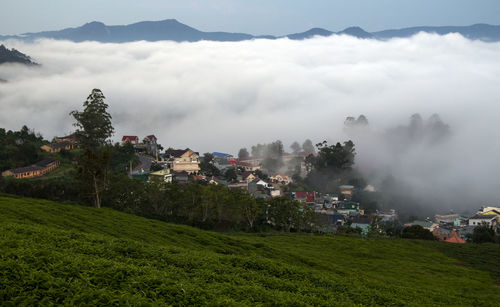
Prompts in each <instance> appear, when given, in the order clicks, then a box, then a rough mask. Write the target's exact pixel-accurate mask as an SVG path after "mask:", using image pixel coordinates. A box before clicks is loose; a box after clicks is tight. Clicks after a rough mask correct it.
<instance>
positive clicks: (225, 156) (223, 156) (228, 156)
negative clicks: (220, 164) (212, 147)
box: [212, 151, 234, 161]
mask: <svg viewBox="0 0 500 307" xmlns="http://www.w3.org/2000/svg"><path fill="white" fill-rule="evenodd" d="M212 156H213V157H214V160H226V161H230V160H233V158H234V157H233V155H231V154H227V153H223V152H216V151H215V152H212Z"/></svg>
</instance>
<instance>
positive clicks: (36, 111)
mask: <svg viewBox="0 0 500 307" xmlns="http://www.w3.org/2000/svg"><path fill="white" fill-rule="evenodd" d="M5 43H6V45H7V46H8V47H10V48H12V47H14V48H16V49H18V50H20V51H22V52H24V53H26V54H28V55H30V56H32V57H33V58H34V59H35V60H36V61H37V62H39V63H41V64H42V66H40V67H34V68H26V67H21V66H17V65H2V66H1V67H0V78H1V79H7V80H8V81H9V82H8V83H3V84H2V83H0V103H1V107H0V108H1V112H0V122H1V124H0V126H2V127H5V128H8V129H19V128H20V127H21V126H22V125H23V124H27V125H28V126H29V127H33V128H35V129H36V130H37V131H40V132H42V134H43V135H44V136H45V137H46V138H51V137H52V136H55V135H62V134H65V133H68V132H70V131H71V130H72V129H73V128H72V126H71V124H72V122H73V120H72V118H70V116H69V115H68V113H69V112H70V111H71V110H74V109H80V108H81V106H82V102H83V101H84V100H85V99H86V97H87V95H88V94H89V93H90V91H91V90H92V89H93V88H100V89H101V90H102V91H103V93H104V95H105V96H106V97H107V99H106V101H107V103H108V104H109V105H110V113H111V114H112V116H113V123H114V126H115V130H116V136H115V140H119V139H120V137H121V135H124V134H126V135H130V134H132V135H139V136H140V137H143V136H145V135H148V134H151V133H154V134H156V135H157V136H158V137H159V139H160V142H161V143H162V145H163V146H164V147H169V146H172V147H180V148H182V147H188V146H189V147H191V148H193V149H195V150H199V151H201V152H205V151H228V152H232V153H237V150H238V149H239V148H240V147H245V146H246V147H248V146H250V145H252V144H255V143H258V142H261V143H262V142H270V141H273V140H276V139H281V140H282V141H284V142H285V144H286V146H288V145H289V144H290V143H291V142H292V141H294V140H298V141H299V142H302V141H303V140H304V139H306V138H311V139H312V140H313V141H314V142H315V141H321V140H323V139H327V140H329V141H330V142H336V141H338V140H342V138H343V137H344V136H343V135H342V124H343V121H344V119H345V117H346V116H349V115H355V116H357V115H359V114H365V115H366V116H367V117H368V119H369V120H370V123H371V127H372V129H373V130H375V131H378V132H380V131H383V130H385V129H386V128H387V127H391V126H394V125H396V124H400V123H406V122H407V119H408V118H409V116H410V115H411V114H413V113H416V112H419V113H421V114H422V115H423V116H424V117H428V116H429V115H431V114H432V113H439V114H440V115H441V117H442V118H443V119H444V120H445V122H447V123H449V124H450V126H451V128H452V131H453V133H454V134H453V139H452V141H450V142H451V144H447V145H446V147H444V146H443V147H442V150H444V151H443V152H445V153H447V154H449V155H451V156H450V160H448V159H445V161H441V160H439V159H441V158H440V157H441V156H440V155H439V154H436V155H433V154H429V157H428V159H430V160H432V163H431V164H429V165H434V164H435V163H437V164H440V163H441V162H443V163H445V162H446V163H445V166H443V171H442V174H440V176H438V177H436V178H428V180H429V182H424V183H422V181H425V180H426V179H425V175H422V174H420V175H419V176H417V179H416V180H417V181H418V182H419V183H414V184H415V185H418V184H420V183H421V185H422V187H423V188H422V189H419V191H425V188H426V187H427V188H428V187H429V186H432V184H439V183H440V182H442V183H443V185H446V186H447V187H450V186H451V187H452V188H456V185H455V183H456V182H457V180H459V181H464V182H469V181H470V180H472V181H477V180H480V184H478V186H479V187H475V189H476V190H475V191H473V192H474V193H485V194H487V197H485V200H491V201H499V200H500V196H498V193H497V191H498V190H499V188H500V186H499V185H500V180H499V172H500V166H499V164H500V163H499V162H498V161H497V160H496V159H497V158H496V157H498V156H500V148H499V145H498V141H497V140H498V139H499V138H498V137H499V136H500V135H499V132H498V131H499V129H498V124H497V123H496V121H497V119H498V115H499V114H500V112H499V111H500V110H499V109H500V107H499V105H498V102H499V101H500V87H499V86H498V84H500V44H499V43H484V42H479V41H470V40H467V39H465V38H463V37H461V36H459V35H446V36H437V35H429V34H419V35H416V36H414V37H412V38H405V39H393V40H390V41H377V40H361V39H356V38H353V37H348V36H332V37H327V38H315V39H310V40H305V41H292V40H287V39H280V40H254V41H244V42H234V43H233V42H229V43H220V42H197V43H174V42H155V43H150V42H135V43H127V44H100V43H94V42H86V43H72V42H65V41H51V40H42V41H38V42H36V43H34V44H26V43H21V42H17V41H8V42H5ZM359 142H363V141H362V140H359ZM372 143H373V142H372ZM372 146H376V144H371V143H370V142H365V143H363V144H359V146H358V158H359V162H360V165H365V164H367V163H368V162H369V161H371V160H370V159H374V156H376V155H375V153H377V154H378V155H379V157H377V156H376V158H377V159H375V160H373V161H375V162H377V163H379V162H381V160H383V158H382V157H383V156H386V154H385V152H384V151H383V150H374V149H373V147H372ZM436 150H438V151H439V150H440V149H436ZM423 151H424V152H425V149H423ZM421 154H422V152H417V153H412V154H408V155H407V156H405V159H418V158H419V157H421V156H422V155H421ZM436 157H437V158H436ZM367 161H368V162H367ZM385 162H387V161H385ZM412 165H413V164H412V163H411V161H409V162H404V161H403V162H402V163H401V166H400V167H396V170H395V172H396V173H398V172H400V175H401V176H406V178H410V177H411V174H410V173H411V172H412V171H413V170H412V169H411V168H412ZM416 165H418V164H416ZM465 166H466V167H465ZM451 179H453V180H451ZM455 179H456V180H455ZM438 181H439V182H438ZM474 185H475V184H474ZM439 186H441V185H439ZM480 186H483V187H486V188H485V189H483V188H481V187H480ZM485 191H487V193H486V192H485Z"/></svg>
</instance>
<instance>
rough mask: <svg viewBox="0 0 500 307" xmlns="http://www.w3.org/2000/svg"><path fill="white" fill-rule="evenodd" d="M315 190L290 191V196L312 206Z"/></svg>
mask: <svg viewBox="0 0 500 307" xmlns="http://www.w3.org/2000/svg"><path fill="white" fill-rule="evenodd" d="M315 196H316V192H292V198H293V199H295V200H297V201H300V202H301V203H304V204H306V205H308V206H311V207H312V206H314V205H315V203H316V201H315Z"/></svg>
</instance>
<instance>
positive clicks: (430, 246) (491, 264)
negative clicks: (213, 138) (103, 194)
mask: <svg viewBox="0 0 500 307" xmlns="http://www.w3.org/2000/svg"><path fill="white" fill-rule="evenodd" d="M482 257H484V258H482ZM499 257H500V245H482V246H480V248H479V247H478V246H476V245H472V244H471V245H467V246H464V247H460V248H458V247H456V246H451V245H449V244H446V243H438V242H430V243H428V242H420V241H411V240H388V239H377V240H373V239H371V240H367V239H361V238H353V237H344V236H330V235H328V236H326V235H324V236H320V235H311V234H289V235H284V234H283V235H280V234H268V235H265V234H255V235H250V234H241V235H224V234H219V233H214V232H207V231H202V230H199V229H196V228H191V227H187V226H181V225H174V224H168V223H164V222H161V221H156V220H149V219H146V218H141V217H137V216H134V215H128V214H125V213H120V212H117V211H114V210H111V209H107V208H102V209H94V208H90V207H81V206H75V205H68V204H59V203H54V202H49V201H43V200H35V199H25V198H13V197H9V196H0V302H1V303H0V304H1V305H3V306H18V305H35V304H38V305H43V306H44V305H51V304H66V305H72V304H76V305H99V306H102V305H141V306H142V305H145V306H147V305H230V306H233V305H241V306H248V305H280V306H310V305H320V306H321V305H324V306H335V305H384V306H388V305H409V306H499V305H500V286H499V284H500V280H498V278H499V276H500V275H496V274H495V273H492V272H493V271H495V268H496V270H498V269H497V268H498V267H499V264H500V260H499ZM477 263H480V265H477ZM490 269H491V270H490ZM492 270H493V271H492ZM496 272H498V271H496Z"/></svg>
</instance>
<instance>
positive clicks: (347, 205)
mask: <svg viewBox="0 0 500 307" xmlns="http://www.w3.org/2000/svg"><path fill="white" fill-rule="evenodd" d="M336 209H337V212H338V213H340V214H343V215H345V216H357V215H363V214H364V210H362V209H360V208H359V203H356V202H353V201H344V202H341V203H339V204H337V206H336Z"/></svg>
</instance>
